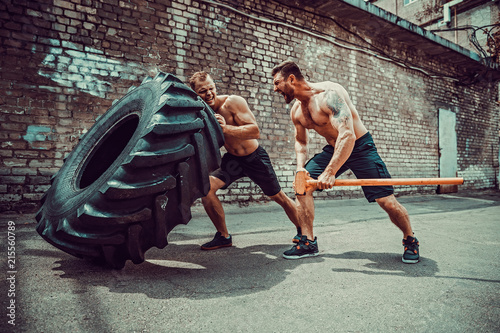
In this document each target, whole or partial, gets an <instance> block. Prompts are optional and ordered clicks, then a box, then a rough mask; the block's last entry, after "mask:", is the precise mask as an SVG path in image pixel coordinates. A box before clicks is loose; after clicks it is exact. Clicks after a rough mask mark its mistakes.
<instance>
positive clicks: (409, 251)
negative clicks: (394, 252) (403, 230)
mask: <svg viewBox="0 0 500 333" xmlns="http://www.w3.org/2000/svg"><path fill="white" fill-rule="evenodd" d="M403 246H404V247H405V252H404V253H403V258H402V260H403V262H404V263H405V264H416V263H417V262H418V261H419V260H420V254H419V249H418V247H419V244H418V239H416V238H413V237H410V236H408V237H406V239H403Z"/></svg>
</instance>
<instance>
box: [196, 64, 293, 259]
mask: <svg viewBox="0 0 500 333" xmlns="http://www.w3.org/2000/svg"><path fill="white" fill-rule="evenodd" d="M189 84H190V86H191V88H192V89H193V90H194V91H195V92H196V93H197V94H198V95H199V96H200V97H201V98H202V99H203V100H204V101H205V102H206V103H207V104H208V105H209V106H210V107H211V108H212V109H213V110H214V112H215V118H216V119H217V121H218V122H219V124H220V126H221V127H222V132H223V134H224V139H225V144H224V147H225V148H226V150H227V153H225V154H224V156H223V157H222V162H221V168H219V169H218V170H216V171H214V172H213V173H212V174H211V175H210V192H209V193H208V195H207V196H206V197H204V198H202V203H203V206H204V208H205V210H206V212H207V214H208V216H209V217H210V219H211V220H212V223H213V224H214V226H215V228H216V229H217V233H216V234H215V236H214V238H213V240H211V241H210V242H208V243H206V244H203V245H202V246H201V249H203V250H214V249H218V248H221V247H227V246H231V245H232V237H231V235H230V234H229V232H228V230H227V226H226V217H225V213H224V209H223V207H222V203H221V202H220V200H219V198H218V197H217V191H218V190H219V189H221V188H222V189H225V188H227V187H228V186H229V185H230V184H231V183H233V182H234V181H236V180H237V179H239V178H242V177H245V176H247V177H249V178H250V179H251V180H252V181H254V182H255V183H256V184H257V185H258V186H259V187H260V188H261V189H262V191H263V192H264V194H265V195H267V196H269V197H270V198H271V199H272V200H274V201H275V202H276V203H278V204H279V205H280V206H281V207H283V209H284V210H285V213H286V214H287V216H288V218H289V219H290V220H291V221H292V223H293V224H294V225H295V226H296V227H297V228H298V216H297V207H296V205H295V202H294V201H293V200H292V199H290V198H289V197H288V196H287V195H286V194H285V193H284V192H283V191H282V190H281V187H280V185H279V182H278V178H277V177H276V174H275V172H274V169H273V166H272V164H271V161H270V159H269V156H268V154H267V152H266V151H265V149H264V148H262V147H261V146H260V145H259V142H258V141H257V139H259V136H260V130H259V127H258V125H257V121H256V119H255V116H254V114H253V113H252V111H250V108H249V107H248V104H247V102H246V101H245V99H244V98H242V97H240V96H236V95H218V94H217V90H216V88H215V83H214V81H213V80H212V78H211V77H210V75H209V74H208V73H206V72H197V73H195V74H193V76H192V77H191V78H190V79H189ZM297 231H298V233H300V230H299V229H298V230H297ZM296 241H298V239H297V240H296Z"/></svg>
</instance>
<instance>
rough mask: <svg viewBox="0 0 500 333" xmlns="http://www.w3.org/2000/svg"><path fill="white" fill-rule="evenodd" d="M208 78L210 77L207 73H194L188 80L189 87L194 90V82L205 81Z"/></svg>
mask: <svg viewBox="0 0 500 333" xmlns="http://www.w3.org/2000/svg"><path fill="white" fill-rule="evenodd" d="M208 77H210V74H208V73H207V72H204V71H201V72H196V73H194V74H193V75H192V76H191V77H190V78H189V86H191V89H193V90H194V87H195V86H196V82H198V81H201V82H203V81H206V80H207V78H208Z"/></svg>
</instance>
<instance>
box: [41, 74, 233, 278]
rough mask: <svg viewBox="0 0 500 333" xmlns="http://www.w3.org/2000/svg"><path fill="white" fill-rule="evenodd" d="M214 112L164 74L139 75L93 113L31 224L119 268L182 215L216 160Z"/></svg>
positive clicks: (161, 243) (138, 258)
mask: <svg viewBox="0 0 500 333" xmlns="http://www.w3.org/2000/svg"><path fill="white" fill-rule="evenodd" d="M223 144H224V137H223V135H222V130H221V128H220V126H219V124H218V122H217V120H216V119H215V117H214V115H213V111H212V110H211V109H210V107H209V106H208V105H206V104H205V103H204V102H203V100H201V99H200V98H199V97H198V96H197V95H196V93H195V92H194V91H193V90H191V89H190V88H189V87H187V86H186V85H184V84H183V83H182V82H181V81H180V80H179V79H177V78H176V77H175V76H173V75H171V74H165V73H159V74H158V75H156V77H155V78H154V79H153V78H150V77H148V78H146V79H145V80H144V81H143V82H142V83H141V85H140V86H138V87H137V88H134V89H132V90H130V91H129V93H128V94H127V95H125V96H124V97H123V98H122V99H120V100H119V101H117V102H116V103H114V104H113V106H112V107H111V108H110V109H109V110H108V111H107V112H106V113H105V114H104V115H102V116H101V117H100V118H99V119H98V120H97V121H96V123H95V124H94V125H93V126H92V128H91V129H90V130H89V131H88V132H87V133H86V134H85V135H84V136H82V138H81V140H80V142H79V143H78V144H77V145H76V146H75V148H74V149H73V151H72V152H71V153H70V154H69V156H68V157H67V158H66V160H65V162H64V164H63V166H62V168H61V169H60V170H59V172H58V173H57V174H56V175H55V176H54V177H53V178H52V184H51V187H50V188H49V190H48V191H47V192H46V193H45V195H44V197H43V199H42V206H41V208H40V210H39V212H38V214H37V216H36V219H37V221H38V224H37V227H36V229H37V231H38V233H39V234H40V235H41V236H42V237H43V238H44V239H45V240H47V241H48V242H49V243H51V244H52V245H54V246H55V247H57V248H59V249H61V250H63V251H65V252H67V253H69V254H72V255H74V256H76V257H79V258H90V259H96V260H97V261H102V262H104V263H106V264H107V265H109V266H111V267H113V268H117V269H120V268H122V267H123V266H124V265H125V262H126V260H128V259H130V260H132V262H133V263H135V264H139V263H141V262H143V261H144V253H145V252H146V251H147V250H148V249H149V248H151V247H153V246H156V247H158V248H163V247H165V246H166V245H167V235H168V233H169V232H170V231H171V230H172V229H173V228H174V227H175V226H176V225H178V224H181V223H182V224H186V223H188V222H189V220H190V219H191V205H192V203H193V202H194V201H195V200H196V199H197V198H200V197H202V196H205V195H206V194H207V193H208V191H209V189H210V182H209V173H210V172H211V171H213V170H215V169H216V168H218V167H219V165H220V152H219V148H220V147H221V146H222V145H223Z"/></svg>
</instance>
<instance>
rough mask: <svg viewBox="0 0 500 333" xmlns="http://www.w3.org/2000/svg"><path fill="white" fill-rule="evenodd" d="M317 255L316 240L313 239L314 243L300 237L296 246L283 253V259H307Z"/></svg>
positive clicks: (304, 237)
mask: <svg viewBox="0 0 500 333" xmlns="http://www.w3.org/2000/svg"><path fill="white" fill-rule="evenodd" d="M317 255H319V251H318V238H317V237H314V241H311V240H309V239H307V236H305V235H302V236H301V237H300V240H299V242H298V243H297V245H294V246H293V247H292V248H291V249H290V250H288V251H285V252H283V258H285V259H300V258H307V257H315V256H317Z"/></svg>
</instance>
